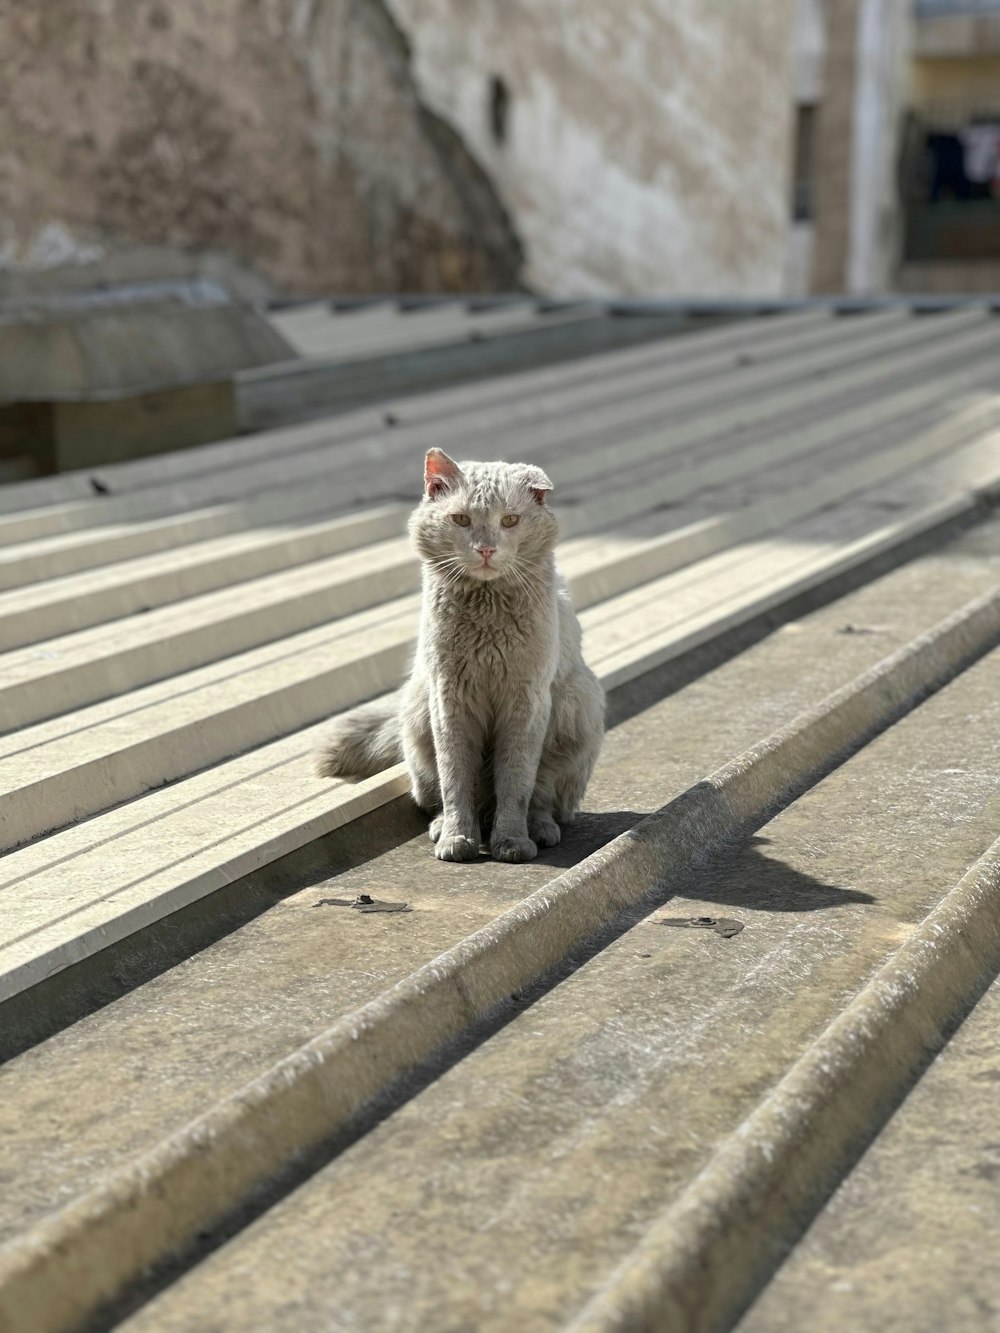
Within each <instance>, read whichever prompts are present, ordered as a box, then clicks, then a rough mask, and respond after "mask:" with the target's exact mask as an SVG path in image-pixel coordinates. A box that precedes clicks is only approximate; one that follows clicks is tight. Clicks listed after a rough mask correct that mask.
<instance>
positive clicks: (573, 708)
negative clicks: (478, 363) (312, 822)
mask: <svg viewBox="0 0 1000 1333" xmlns="http://www.w3.org/2000/svg"><path fill="white" fill-rule="evenodd" d="M551 489H552V483H551V482H550V481H549V479H548V477H547V476H546V475H545V473H544V472H542V470H541V469H540V468H537V467H532V466H530V465H528V464H526V463H462V464H458V463H455V462H453V460H452V459H450V458H449V457H448V455H447V454H445V453H442V452H441V450H439V449H432V450H431V451H430V453H429V454H428V455H427V460H426V465H425V475H424V497H423V500H422V501H421V503H420V504H419V506H418V507H417V509H416V510H415V511H414V513H413V515H412V517H411V519H410V534H411V537H412V540H413V543H414V546H415V547H416V549H417V551H418V553H419V555H420V557H421V559H422V561H423V608H422V614H421V620H420V635H419V639H418V643H417V651H416V657H415V660H414V665H413V671H412V673H411V675H410V678H409V680H408V681H407V683H406V685H405V686H404V687H403V689H402V690H401V691H400V692H399V693H398V694H397V695H394V696H390V697H388V698H386V699H383V700H379V701H376V702H375V703H373V704H367V705H365V706H364V707H362V708H358V709H355V710H354V711H353V712H351V713H348V714H346V715H345V716H344V717H343V718H341V719H340V720H339V722H338V723H337V724H336V727H335V730H334V732H333V734H332V735H331V737H330V739H329V741H328V742H327V743H326V745H325V746H324V747H323V750H322V751H321V753H320V755H319V757H318V764H317V767H318V771H319V772H320V773H321V774H322V775H323V776H326V777H346V778H354V779H358V778H363V777H369V776H371V775H372V774H373V773H377V772H379V771H380V770H381V769H382V768H386V767H388V766H390V765H391V764H394V763H398V762H399V761H400V759H405V761H406V765H407V768H408V769H409V773H410V781H411V785H412V790H413V796H414V799H415V800H416V802H417V804H418V805H419V806H421V807H422V808H423V809H425V810H427V811H428V812H429V813H431V814H433V815H434V818H433V820H432V822H431V838H432V839H433V840H434V843H435V854H436V855H437V856H438V857H439V858H440V859H441V860H443V861H468V860H472V859H473V858H474V857H476V856H478V854H479V848H480V839H481V835H482V833H483V832H484V828H483V824H484V823H485V824H488V825H489V848H490V851H491V853H492V854H493V856H495V857H496V858H497V859H499V860H502V861H526V860H530V858H531V857H533V856H535V855H536V852H537V849H538V847H552V846H554V845H555V844H556V843H557V842H558V841H559V838H560V825H562V824H567V823H569V821H570V820H571V819H572V818H573V816H574V815H575V814H576V812H577V810H578V809H579V806H580V801H581V800H582V798H583V794H584V791H585V790H586V787H587V783H588V781H589V779H590V774H591V771H592V770H593V767H594V762H595V761H596V759H597V755H598V752H599V751H600V747H601V740H602V737H603V733H604V696H603V692H602V690H601V687H600V684H599V683H598V681H597V679H596V677H595V676H594V674H593V672H592V671H591V670H590V669H589V668H588V667H587V665H586V663H585V662H584V661H583V657H582V654H581V649H580V625H579V622H578V621H577V618H576V615H575V614H574V611H573V607H572V604H571V602H570V598H569V592H568V590H567V587H566V583H565V580H564V579H563V578H562V576H561V575H560V574H559V572H558V570H557V569H556V566H555V560H554V557H553V549H554V547H555V544H556V539H557V535H558V528H557V524H556V520H555V517H554V516H553V514H552V512H551V510H550V509H549V507H548V504H547V502H546V497H547V494H548V492H549V491H551Z"/></svg>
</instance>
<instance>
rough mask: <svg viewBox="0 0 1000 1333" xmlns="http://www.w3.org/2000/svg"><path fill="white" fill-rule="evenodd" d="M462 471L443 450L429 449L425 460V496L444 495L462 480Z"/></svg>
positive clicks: (431, 497)
mask: <svg viewBox="0 0 1000 1333" xmlns="http://www.w3.org/2000/svg"><path fill="white" fill-rule="evenodd" d="M461 476H462V469H461V468H460V467H459V466H458V464H457V463H456V462H455V460H454V459H453V458H449V457H448V455H447V454H446V453H445V452H444V450H443V449H429V450H428V451H427V457H426V458H425V459H424V494H425V495H427V496H429V497H430V499H432V500H433V499H434V497H435V496H436V495H444V493H445V492H446V491H450V490H451V489H452V487H453V486H455V485H456V483H457V482H458V481H459V480H460V479H461Z"/></svg>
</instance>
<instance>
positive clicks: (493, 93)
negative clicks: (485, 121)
mask: <svg viewBox="0 0 1000 1333" xmlns="http://www.w3.org/2000/svg"><path fill="white" fill-rule="evenodd" d="M489 110H490V129H491V130H492V132H493V140H494V142H495V143H506V142H507V121H508V119H509V116H510V90H509V88H508V87H507V84H506V82H505V81H504V80H503V79H502V78H501V76H500V75H499V74H494V75H493V76H492V77H491V78H490V97H489Z"/></svg>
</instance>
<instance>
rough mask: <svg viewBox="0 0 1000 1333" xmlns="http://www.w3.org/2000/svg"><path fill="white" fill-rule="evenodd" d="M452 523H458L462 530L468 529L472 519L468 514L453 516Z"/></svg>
mask: <svg viewBox="0 0 1000 1333" xmlns="http://www.w3.org/2000/svg"><path fill="white" fill-rule="evenodd" d="M451 521H452V522H453V523H457V524H458V526H459V527H460V528H467V527H468V526H469V524H470V523H471V522H472V519H471V518H470V517H469V515H468V514H452V516H451Z"/></svg>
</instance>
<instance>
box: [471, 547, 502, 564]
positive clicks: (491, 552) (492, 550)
mask: <svg viewBox="0 0 1000 1333" xmlns="http://www.w3.org/2000/svg"><path fill="white" fill-rule="evenodd" d="M476 550H477V551H478V552H479V554H480V555H481V556H482V557H483V564H484V565H488V564H489V563H490V561H491V560H492V559H493V557H494V556H495V555H496V553H497V548H496V547H495V546H477V547H476Z"/></svg>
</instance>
